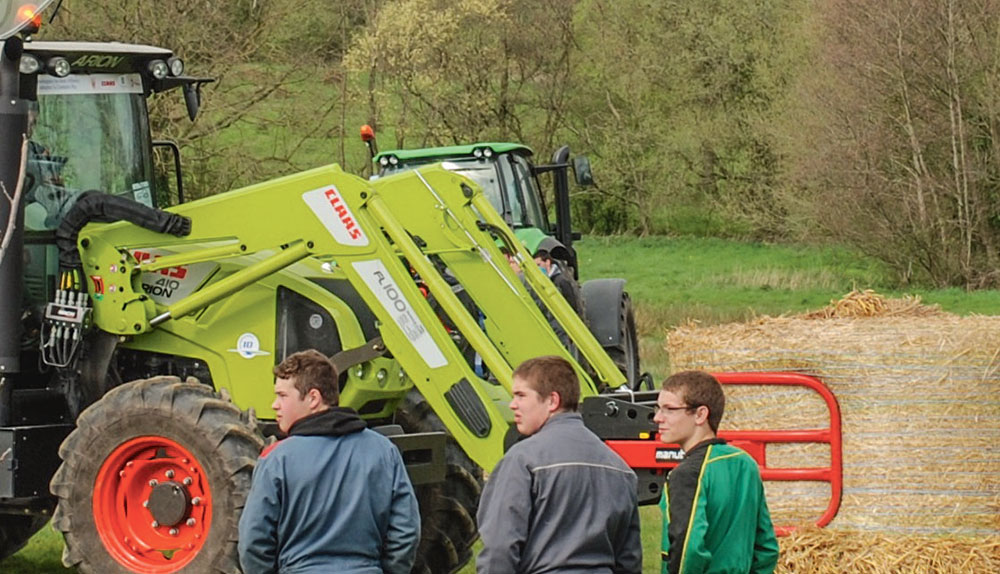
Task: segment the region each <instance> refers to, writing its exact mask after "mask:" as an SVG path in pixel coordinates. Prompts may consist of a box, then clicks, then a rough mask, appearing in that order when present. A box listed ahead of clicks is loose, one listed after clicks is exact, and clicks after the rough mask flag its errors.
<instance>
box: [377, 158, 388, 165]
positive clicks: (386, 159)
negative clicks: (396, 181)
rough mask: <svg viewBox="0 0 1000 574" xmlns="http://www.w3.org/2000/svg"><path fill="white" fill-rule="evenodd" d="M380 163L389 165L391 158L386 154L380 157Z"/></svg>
mask: <svg viewBox="0 0 1000 574" xmlns="http://www.w3.org/2000/svg"><path fill="white" fill-rule="evenodd" d="M378 164H379V165H380V166H382V167H386V166H387V165H389V158H387V157H385V156H382V157H380V158H378Z"/></svg>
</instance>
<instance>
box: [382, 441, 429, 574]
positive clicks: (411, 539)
mask: <svg viewBox="0 0 1000 574" xmlns="http://www.w3.org/2000/svg"><path fill="white" fill-rule="evenodd" d="M390 456H391V457H392V463H391V464H392V477H393V485H392V503H391V507H390V509H389V528H388V530H387V531H386V537H385V542H384V544H383V545H382V560H381V562H382V572H384V573H385V574H409V572H410V569H411V568H413V561H414V559H415V558H416V556H417V546H418V544H419V543H420V508H419V507H418V506H417V495H416V494H414V492H413V485H412V484H411V483H410V477H409V476H408V475H407V474H406V465H404V464H403V458H402V457H401V456H400V454H399V451H398V450H397V449H396V447H392V448H391V455H390Z"/></svg>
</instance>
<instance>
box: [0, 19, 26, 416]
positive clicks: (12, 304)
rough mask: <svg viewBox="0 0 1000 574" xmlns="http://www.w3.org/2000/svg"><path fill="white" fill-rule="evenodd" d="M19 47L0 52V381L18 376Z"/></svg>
mask: <svg viewBox="0 0 1000 574" xmlns="http://www.w3.org/2000/svg"><path fill="white" fill-rule="evenodd" d="M23 47H24V46H23V44H22V42H21V40H20V39H19V38H8V39H7V40H6V41H5V42H4V44H3V49H2V50H0V229H2V230H3V232H2V233H0V237H2V238H3V239H2V241H5V242H6V245H4V248H3V251H2V260H0V376H2V375H6V374H9V373H16V372H19V371H20V370H21V365H20V355H21V310H22V309H21V305H22V300H21V294H22V291H23V282H24V277H23V260H24V256H23V252H24V208H23V202H22V201H20V196H19V190H18V189H17V187H18V185H17V183H18V176H19V174H20V172H21V162H22V158H21V150H22V147H23V146H22V142H23V141H24V134H25V131H26V130H27V126H28V102H26V101H24V100H21V99H20V97H19V96H20V86H19V82H20V73H19V71H18V67H19V66H20V62H21V53H22V51H23ZM7 383H8V384H9V383H10V381H9V380H8V381H7ZM3 396H4V395H3V394H0V400H3ZM5 404H6V403H5ZM4 422H5V421H0V424H3V423H4Z"/></svg>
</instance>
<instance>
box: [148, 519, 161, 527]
mask: <svg viewBox="0 0 1000 574" xmlns="http://www.w3.org/2000/svg"><path fill="white" fill-rule="evenodd" d="M150 526H152V527H153V528H159V527H160V523H159V522H157V521H155V520H154V521H153V523H152V524H150Z"/></svg>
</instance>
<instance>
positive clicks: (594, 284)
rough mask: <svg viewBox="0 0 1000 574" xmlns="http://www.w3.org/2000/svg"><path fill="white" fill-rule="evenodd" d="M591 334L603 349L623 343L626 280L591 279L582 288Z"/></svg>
mask: <svg viewBox="0 0 1000 574" xmlns="http://www.w3.org/2000/svg"><path fill="white" fill-rule="evenodd" d="M580 292H581V293H582V295H583V301H584V309H585V312H586V315H587V323H588V324H589V325H590V332H591V333H593V334H594V337H595V338H596V339H597V341H598V342H599V343H600V344H601V346H603V347H612V346H615V345H619V344H621V342H622V333H623V332H624V326H623V325H622V322H623V321H624V320H625V318H624V317H623V315H622V312H621V300H622V294H623V293H624V292H625V280H624V279H591V280H590V281H587V282H586V283H584V284H583V286H581V287H580Z"/></svg>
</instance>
